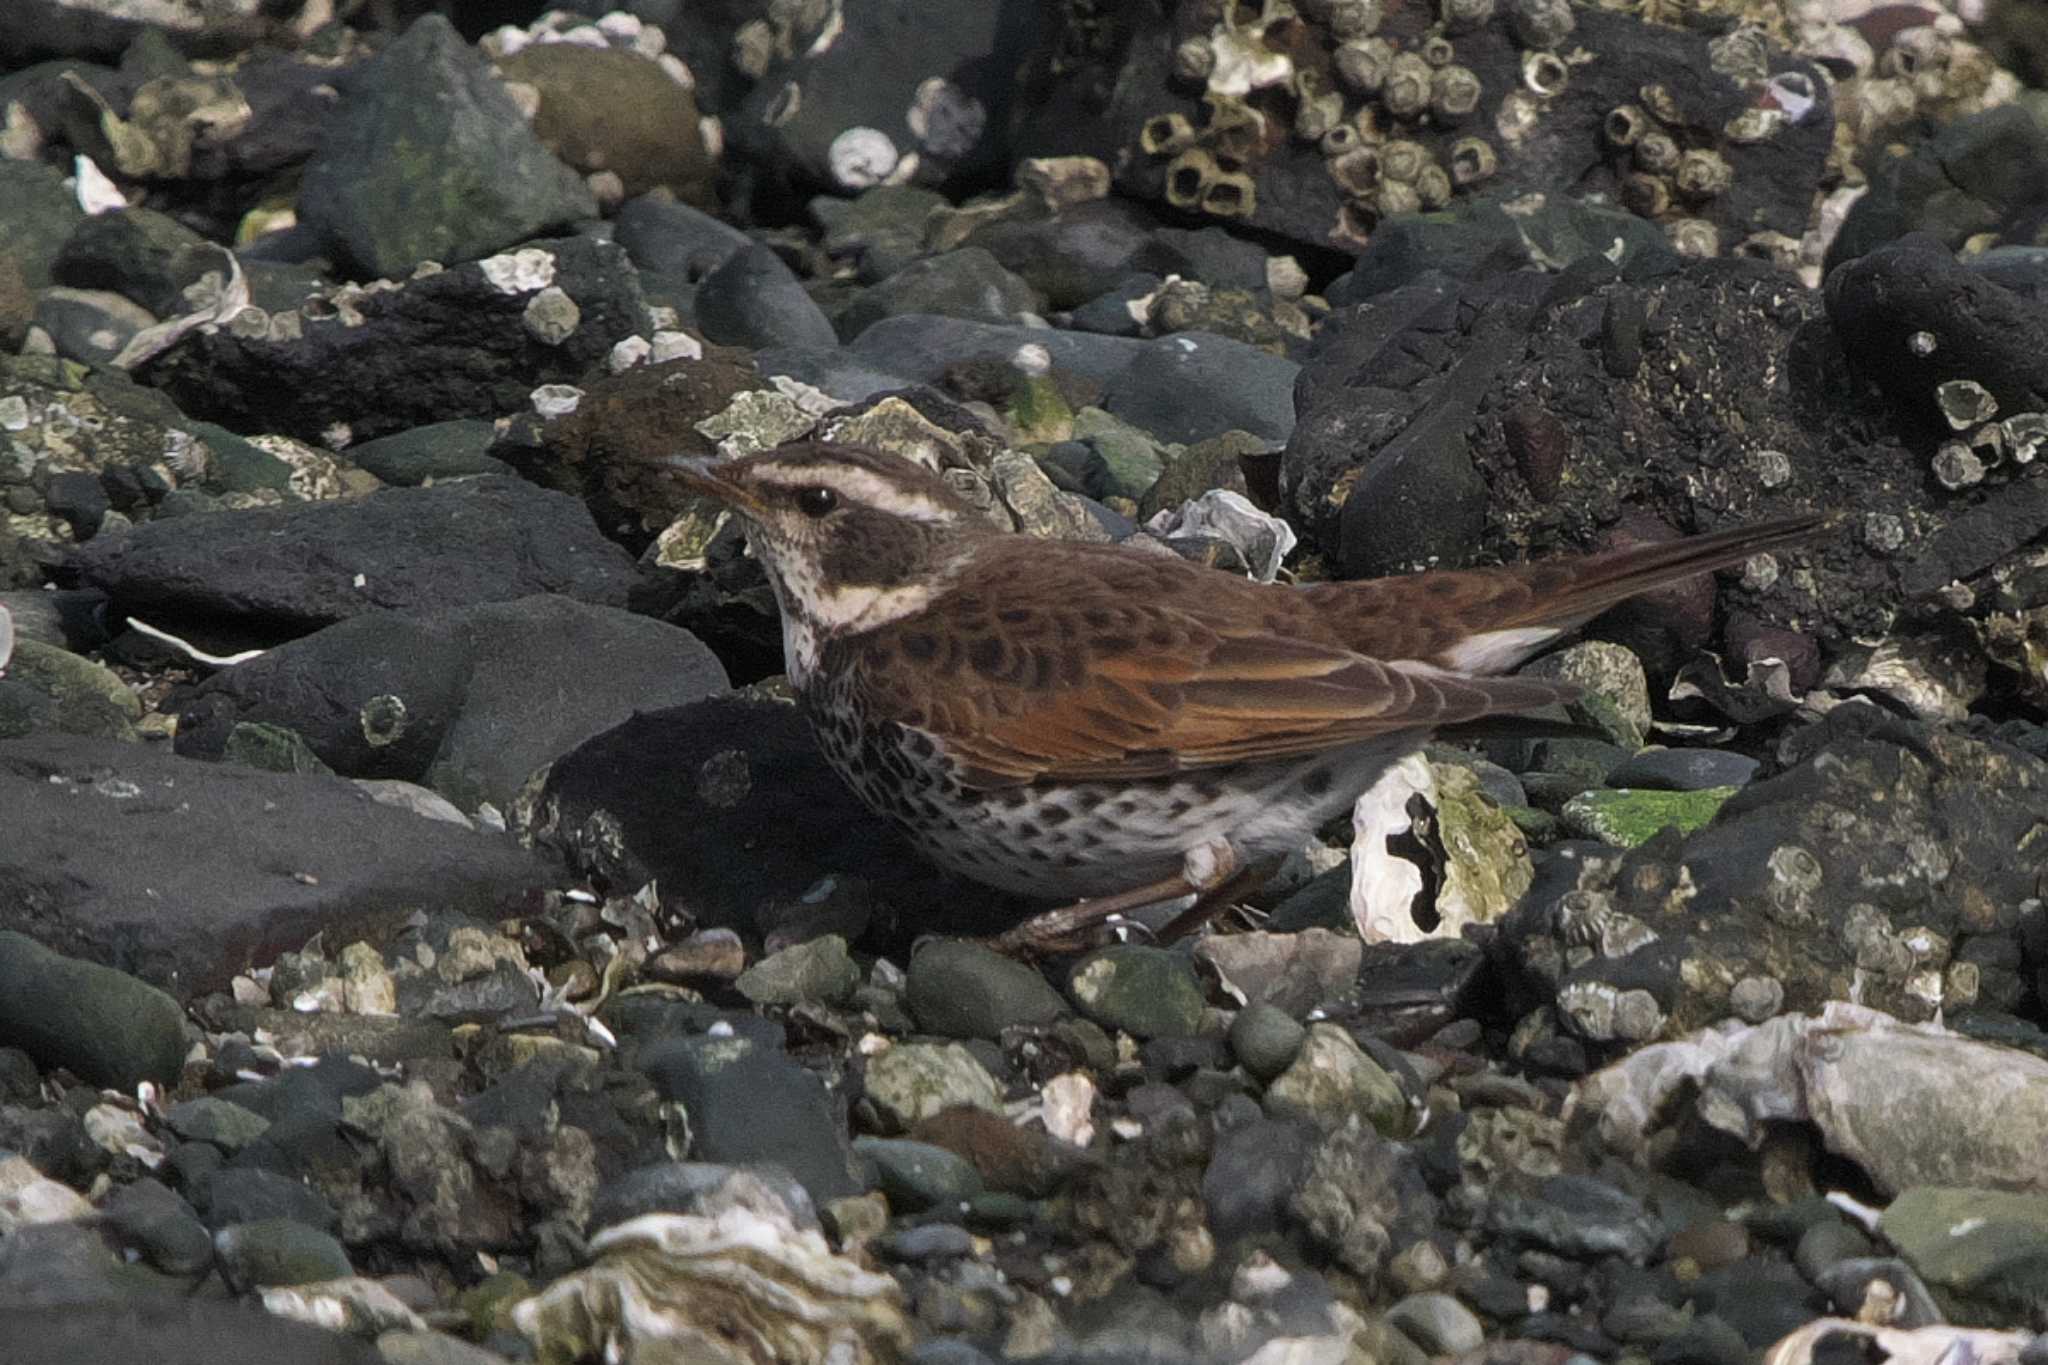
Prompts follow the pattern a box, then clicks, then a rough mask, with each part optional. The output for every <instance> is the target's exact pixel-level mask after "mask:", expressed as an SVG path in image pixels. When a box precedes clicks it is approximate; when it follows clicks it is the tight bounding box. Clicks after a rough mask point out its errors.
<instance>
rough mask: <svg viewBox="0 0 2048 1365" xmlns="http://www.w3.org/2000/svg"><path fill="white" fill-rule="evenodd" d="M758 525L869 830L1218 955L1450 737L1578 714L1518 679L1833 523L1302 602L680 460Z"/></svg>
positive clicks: (814, 691) (1155, 563)
mask: <svg viewBox="0 0 2048 1365" xmlns="http://www.w3.org/2000/svg"><path fill="white" fill-rule="evenodd" d="M664 463H665V464H666V465H667V466H669V467H670V468H671V469H673V470H674V472H675V474H676V475H677V477H678V478H679V480H680V481H681V483H682V484H683V485H684V487H685V488H686V489H688V490H690V491H692V492H694V493H697V494H700V495H703V496H706V497H709V498H713V499H716V500H718V501H719V502H722V503H724V504H725V505H726V506H727V507H729V508H730V509H731V510H732V512H733V513H734V514H735V515H736V516H737V517H738V518H739V520H740V522H741V524H742V527H743V529H744V531H745V533H746V538H747V543H748V547H749V550H750V552H751V553H752V554H753V555H754V556H755V557H756V558H757V559H758V560H759V561H760V562H761V564H762V566H763V568H764V569H765V571H766V575H767V578H768V581H769V584H770V586H771V588H772V589H773V592H774V596H775V600H776V604H777V607H778V609H779V611H780V616H781V630H782V645H783V656H784V664H785V668H786V671H787V674H788V678H789V682H790V685H791V687H792V689H793V690H794V691H795V693H796V695H797V697H798V700H799V702H800V704H801V705H802V707H803V710H804V712H805V714H806V716H807V718H808V720H809V722H810V727H811V730H812V732H813V734H814V735H815V737H816V739H817V741H818V745H819V747H820V749H821V750H822V752H823V754H824V756H825V758H826V760H827V761H828V763H829V764H830V765H831V767H832V768H833V769H834V770H835V771H836V772H837V773H838V774H839V776H840V777H841V778H842V779H843V780H844V781H845V782H846V783H847V785H848V786H850V787H851V788H852V789H853V791H854V793H855V794H856V795H857V796H858V797H859V798H860V800H861V801H862V803H863V804H865V805H866V806H867V807H868V808H869V809H871V810H872V811H874V812H875V813H876V814H878V815H881V816H883V817H885V818H887V819H888V820H890V821H893V822H894V823H895V824H896V825H897V826H899V827H900V828H901V829H902V830H903V832H904V833H905V834H906V835H908V836H909V839H910V841H911V842H912V843H913V844H914V845H915V846H916V847H917V848H918V849H919V850H921V851H922V853H923V854H924V855H925V856H926V857H928V858H929V859H931V860H932V861H933V862H935V863H937V864H939V865H940V866H941V867H945V868H949V869H951V870H953V871H955V872H958V873H961V874H963V875H964V876H966V877H968V878H970V879H972V880H974V881H977V882H980V883H982V884H984V885H987V886H991V887H995V888H997V889H999V890H1002V891H1005V892H1010V893H1015V894H1018V895H1022V896H1026V897H1030V898H1034V899H1036V900H1039V901H1055V902H1067V904H1064V905H1061V906H1060V907H1059V908H1057V909H1054V910H1050V911H1047V912H1045V913H1043V914H1041V915H1038V916H1036V917H1035V918H1033V919H1031V920H1028V921H1026V922H1025V923H1023V924H1021V925H1019V926H1017V927H1016V928H1014V929H1012V930H1010V931H1008V932H1007V933H1005V934H1002V935H999V936H998V937H997V938H996V940H995V942H996V946H997V947H999V948H1001V949H1003V950H1004V951H1012V952H1017V953H1020V954H1022V955H1038V954H1043V953H1050V952H1055V951H1063V950H1066V949H1068V948H1071V947H1072V946H1074V945H1075V944H1076V943H1078V942H1086V941H1087V940H1088V936H1089V935H1090V933H1091V932H1096V931H1099V930H1100V927H1101V926H1102V924H1103V923H1104V922H1105V921H1107V920H1108V919H1109V918H1110V917H1112V916H1115V915H1119V914H1124V913H1128V912H1131V911H1134V910H1137V909H1140V908H1144V907H1149V906H1157V905H1162V904H1165V903H1168V902H1173V901H1179V900H1183V899H1184V898H1186V897H1187V896H1188V895H1190V894H1193V895H1195V897H1196V900H1195V902H1194V905H1193V906H1192V907H1191V908H1189V909H1188V910H1187V911H1185V912H1184V913H1182V914H1181V915H1180V917H1179V918H1177V919H1175V920H1174V921H1173V922H1172V923H1170V924H1169V925H1168V926H1167V934H1166V936H1167V937H1172V936H1174V935H1177V934H1180V933H1184V932H1187V931H1190V930H1192V929H1193V928H1196V927H1199V925H1200V924H1202V923H1203V922H1205V921H1206V920H1207V919H1208V918H1209V916H1210V915H1212V914H1213V913H1214V911H1215V909H1216V908H1218V907H1220V906H1221V905H1222V904H1224V903H1227V902H1228V900H1229V899H1230V898H1231V897H1232V896H1235V895H1237V894H1239V893H1241V892H1242V891H1243V890H1244V888H1245V887H1247V886H1248V885H1250V884H1251V883H1252V882H1253V881H1254V880H1255V879H1256V878H1257V877H1258V875H1259V874H1260V871H1261V869H1262V868H1265V867H1268V866H1270V865H1271V864H1272V863H1273V862H1274V861H1276V860H1277V859H1278V858H1280V857H1282V856H1284V855H1285V854H1287V853H1289V852H1291V851H1293V850H1296V849H1298V848H1300V847H1302V846H1303V845H1304V844H1305V843H1306V842H1307V841H1308V840H1309V839H1310V838H1311V837H1312V836H1313V834H1314V833H1315V831H1316V830H1317V829H1318V828H1319V827H1320V826H1322V825H1323V824H1324V823H1326V822H1327V821H1329V820H1330V819H1332V818H1333V817H1336V816H1338V815H1341V814H1342V813H1343V812H1345V811H1346V810H1348V809H1349V808H1350V807H1351V806H1352V804H1353V802H1354V801H1355V800H1356V799H1357V797H1358V796H1359V795H1360V794H1361V793H1362V792H1364V791H1366V790H1367V789H1368V788H1370V787H1371V786H1372V784H1373V783H1374V782H1375V781H1376V780H1377V779H1378V778H1379V777H1380V776H1381V775H1382V774H1383V773H1384V772H1385V771H1386V770H1387V769H1388V768H1389V767H1390V766H1391V765H1393V764H1394V763H1396V762H1398V761H1400V760H1401V759H1402V758H1404V757H1406V756H1407V755H1409V754H1411V753H1413V752H1415V751H1416V750H1418V749H1420V748H1421V747H1422V746H1423V745H1424V744H1425V743H1427V742H1428V740H1429V739H1430V738H1431V736H1432V734H1433V733H1434V732H1436V731H1437V730H1438V729H1439V728H1442V727H1448V726H1458V725H1462V724H1467V723H1470V722H1483V721H1485V720H1487V719H1488V718H1490V717H1509V716H1520V715H1526V714H1527V713H1530V712H1534V711H1539V710H1542V709H1543V708H1547V707H1551V706H1554V705H1556V704H1558V703H1562V702H1568V701H1571V700H1572V699H1574V698H1575V697H1576V696H1577V695H1578V689H1577V688H1575V687H1574V686H1572V685H1571V684H1569V683H1566V682H1562V681H1558V680H1551V679H1542V678H1534V677H1516V676H1511V675H1510V674H1509V670H1511V669H1513V668H1514V667H1516V666H1517V665H1518V664H1520V663H1522V662H1524V661H1526V660H1527V659H1529V658H1531V657H1532V656H1534V655H1535V654H1536V653H1538V652H1540V651H1541V650H1543V649H1544V648H1546V647H1547V646H1549V645H1550V644H1552V643H1554V642H1555V641H1557V640H1559V639H1560V638H1562V637H1563V636H1565V635H1566V634H1567V633H1569V632H1571V631H1573V630H1575V629H1576V628H1578V627H1579V626H1581V625H1584V624H1585V623H1586V622H1587V621H1589V620H1591V619H1592V618H1593V617H1594V616H1596V615H1598V614H1599V613H1600V612H1602V611H1604V610H1605V609H1606V608H1608V607H1611V606H1613V605H1614V604H1616V603H1617V602H1620V601H1622V600H1624V599H1626V598H1629V597H1633V596H1635V595H1637V594H1639V593H1643V592H1646V591H1649V590H1652V589H1655V588H1658V587H1661V586H1664V585H1667V584H1670V583H1672V582H1675V581H1677V580H1680V579H1684V578H1689V577H1691V576H1693V575H1695V574H1700V573H1705V572H1709V571H1711V570H1714V569H1718V568H1723V567H1727V566H1729V565H1733V564H1737V563H1741V562H1742V561H1744V560H1746V559H1747V558H1749V557H1750V556H1751V555H1754V554H1757V553H1760V552H1764V551H1768V550H1772V549H1777V548H1779V547H1783V546H1787V545H1790V544H1794V543H1796V542H1798V541H1801V540H1803V539H1806V538H1808V537H1809V536H1811V535H1812V534H1813V532H1814V531H1815V529H1816V528H1817V527H1818V526H1819V525H1820V524H1821V523H1822V518H1821V517H1820V516H1818V515H1814V514H1802V515H1794V516H1789V517H1783V518H1779V519H1776V520H1770V521H1763V522H1758V523H1755V524H1751V525H1746V526H1739V527H1736V528H1734V529H1730V530H1724V531H1719V532H1715V533H1712V534H1707V535H1698V536H1691V537H1686V538H1681V539H1677V540H1673V541H1666V542H1661V543H1655V544H1648V545H1639V546H1635V547H1631V548H1627V549H1621V550H1614V551H1610V552H1606V553H1600V554H1593V555H1587V556H1581V557H1577V558H1568V559H1557V560H1547V561H1539V562H1534V563H1527V564H1514V565H1503V566H1498V567H1488V568H1475V569H1456V570H1452V569H1431V570H1424V571H1422V572H1419V573H1414V574H1407V575H1400V576H1395V577H1388V578H1375V579H1364V580H1351V581H1333V582H1320V583H1315V584H1311V585H1307V586H1295V585H1292V584H1286V583H1260V582H1256V581H1254V580H1252V579H1250V578H1246V577H1244V576H1242V575H1237V574H1232V573H1230V572H1227V571H1225V570H1221V569H1215V568H1209V567H1204V566H1201V565H1198V564H1196V563H1194V562H1192V561H1190V560H1188V559H1185V558H1183V557H1181V556H1180V555H1177V554H1174V553H1172V552H1170V551H1161V550H1159V549H1158V548H1157V547H1156V546H1155V547H1154V548H1151V549H1145V548H1137V547H1133V546H1131V545H1128V544H1100V543H1085V542H1079V541H1061V540H1046V539H1041V538H1038V537H1033V536H1029V535H1024V534H1019V533H1015V532H1008V531H1004V530H1001V529H999V528H997V527H995V526H994V525H992V524H991V523H990V522H989V520H988V519H987V518H986V517H985V516H984V515H983V513H982V512H980V511H979V510H977V509H976V508H975V507H974V506H973V505H972V504H970V503H969V502H967V501H966V500H965V499H963V498H962V497H961V496H960V495H959V494H957V493H956V492H955V491H954V490H953V488H952V487H951V486H950V485H948V484H947V483H946V482H945V480H944V479H942V478H940V477H939V476H938V475H937V474H936V473H934V472H933V471H931V470H929V469H927V468H925V467H924V466H923V465H921V464H919V463H917V462H916V461H914V460H911V459H909V458H906V457H904V456H901V455H897V454H893V453H889V452H884V451H881V450H877V449H873V448H870V447H866V446H859V445H852V444H842V443H835V442H830V441H823V440H810V441H798V442H792V443H790V444H786V445H782V446H779V447H775V448H773V449H769V450H765V451H761V452H758V453H754V454H747V455H742V456H738V457H733V458H720V457H691V456H670V457H667V458H666V459H665V460H664Z"/></svg>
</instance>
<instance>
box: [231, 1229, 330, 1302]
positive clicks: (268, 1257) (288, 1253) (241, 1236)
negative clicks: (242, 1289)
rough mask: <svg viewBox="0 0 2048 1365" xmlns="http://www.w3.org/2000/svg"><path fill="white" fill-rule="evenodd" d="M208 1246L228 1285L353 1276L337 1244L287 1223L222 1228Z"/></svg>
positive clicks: (325, 1235)
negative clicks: (217, 1258)
mask: <svg viewBox="0 0 2048 1365" xmlns="http://www.w3.org/2000/svg"><path fill="white" fill-rule="evenodd" d="M213 1245H214V1250H215V1252H216V1253H218V1255H219V1257H220V1264H221V1273H222V1274H224V1275H226V1276H227V1277H228V1279H229V1282H230V1283H234V1284H240V1285H249V1286H257V1287H261V1286H266V1285H289V1284H312V1283H315V1282H317V1281H320V1280H337V1279H341V1278H343V1277H344V1276H347V1275H351V1274H353V1273H355V1272H354V1268H353V1267H351V1266H350V1265H349V1260H348V1252H347V1251H346V1250H344V1249H343V1248H342V1245H341V1243H340V1242H338V1241H336V1240H335V1239H334V1238H333V1237H331V1236H329V1235H328V1234H326V1233H324V1232H322V1231H320V1230H319V1229H318V1228H312V1227H308V1226H306V1225H305V1224H304V1223H299V1222H294V1221H293V1220H291V1219H289V1218H271V1219H265V1220H264V1221H262V1222H260V1223H237V1224H235V1225H233V1226H232V1227H226V1228H222V1229H221V1230H220V1231H219V1232H218V1233H216V1234H214V1239H213Z"/></svg>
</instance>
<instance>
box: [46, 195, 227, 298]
mask: <svg viewBox="0 0 2048 1365" xmlns="http://www.w3.org/2000/svg"><path fill="white" fill-rule="evenodd" d="M209 270H211V271H219V272H222V273H223V274H225V273H226V270H227V260H226V254H225V252H224V251H223V250H222V249H221V248H220V247H217V246H215V245H213V244H212V243H210V242H208V241H207V240H206V239H205V238H204V237H201V236H200V235H199V234H198V233H196V232H194V231H193V230H192V229H190V228H188V227H186V226H185V225H184V224H183V223H180V222H179V221H178V220H177V219H175V218H171V217H169V216H167V215H165V214H161V213H158V212H156V211H155V210H154V209H139V208H132V209H118V210H116V211H115V212H113V213H96V214H93V215H91V216H90V217H88V218H86V219H85V220H84V221H82V222H80V223H79V225H78V226H77V227H76V228H74V229H73V230H72V233H71V236H70V237H69V238H67V239H66V240H65V243H64V249H63V251H61V252H60V253H58V256H57V260H56V263H55V265H54V266H53V267H52V273H53V275H54V276H55V278H56V280H57V283H59V284H68V285H71V286H73V287H75V288H79V289H111V290H113V291H114V292H115V293H117V294H120V295H123V296H124V297H126V298H128V299H129V300H131V301H132V302H134V303H137V304H140V305H141V306H142V308H143V310H144V311H146V312H149V313H153V314H155V315H156V316H158V317H166V318H168V317H176V316H178V315H179V314H181V313H189V312H191V311H192V310H193V306H194V305H193V303H192V301H191V300H190V299H188V298H186V297H185V294H184V290H185V287H186V286H187V285H190V284H193V283H195V282H197V281H198V279H199V277H200V276H202V275H204V274H205V273H206V272H207V271H209Z"/></svg>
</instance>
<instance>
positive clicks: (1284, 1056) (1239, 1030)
mask: <svg viewBox="0 0 2048 1365" xmlns="http://www.w3.org/2000/svg"><path fill="white" fill-rule="evenodd" d="M1307 1038H1308V1030H1307V1029H1306V1028H1303V1027H1302V1026H1301V1024H1300V1023H1299V1022H1297V1021H1296V1020H1295V1018H1294V1016H1293V1015H1291V1014H1289V1013H1287V1011H1285V1010H1283V1009H1279V1008H1277V1007H1275V1006H1273V1005H1266V1004H1257V1005H1247V1006H1245V1007H1244V1008H1243V1009H1241V1010H1239V1011H1238V1012H1237V1018H1235V1019H1233V1020H1231V1022H1230V1050H1231V1051H1232V1052H1233V1053H1235V1054H1236V1055H1237V1060H1238V1062H1239V1063H1240V1064H1241V1065H1242V1066H1243V1067H1244V1069H1245V1070H1246V1071H1249V1072H1250V1073H1251V1074H1252V1075H1253V1076H1255V1077H1257V1078H1258V1079H1259V1080H1262V1081H1270V1080H1272V1079H1273V1078H1274V1077H1276V1076H1278V1075H1280V1073H1281V1072H1283V1071H1285V1070H1287V1068H1288V1067H1290V1066H1292V1065H1293V1064H1294V1059H1295V1057H1297V1056H1298V1055H1300V1053H1301V1045H1302V1043H1303V1042H1305V1041H1306V1040H1307Z"/></svg>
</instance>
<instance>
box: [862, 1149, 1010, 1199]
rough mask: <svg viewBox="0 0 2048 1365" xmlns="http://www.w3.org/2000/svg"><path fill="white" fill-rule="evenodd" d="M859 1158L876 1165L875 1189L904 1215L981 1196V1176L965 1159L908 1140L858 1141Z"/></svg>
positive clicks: (945, 1150)
mask: <svg viewBox="0 0 2048 1365" xmlns="http://www.w3.org/2000/svg"><path fill="white" fill-rule="evenodd" d="M853 1150H854V1154H855V1155H856V1156H859V1157H862V1158H864V1159H865V1160H867V1161H868V1162H870V1163H871V1164H872V1165H873V1166H874V1170H875V1188H877V1189H879V1190H880V1191H881V1192H882V1193H883V1194H885V1195H887V1196H888V1198H889V1208H890V1211H891V1212H893V1213H895V1214H898V1215H902V1214H907V1213H922V1212H924V1211H925V1210H926V1209H929V1208H938V1207H945V1206H951V1205H957V1204H959V1203H960V1202H962V1201H963V1200H968V1199H972V1198H974V1196H975V1195H977V1194H980V1193H981V1174H980V1172H978V1171H976V1170H975V1169H974V1167H973V1165H972V1164H971V1163H969V1162H968V1160H967V1159H966V1158H965V1157H962V1156H959V1155H956V1154H955V1153H953V1152H951V1151H948V1150H947V1149H946V1148H944V1147H935V1146H933V1145H932V1144H931V1143H928V1142H912V1141H910V1140H909V1139H907V1138H872V1137H864V1138H856V1139H854V1143H853Z"/></svg>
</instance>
